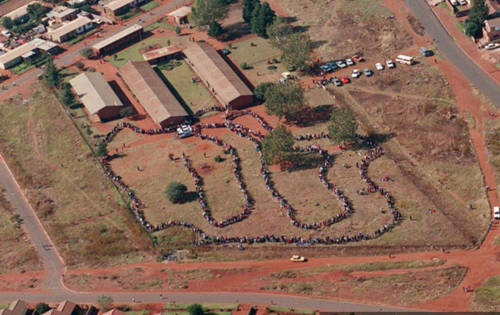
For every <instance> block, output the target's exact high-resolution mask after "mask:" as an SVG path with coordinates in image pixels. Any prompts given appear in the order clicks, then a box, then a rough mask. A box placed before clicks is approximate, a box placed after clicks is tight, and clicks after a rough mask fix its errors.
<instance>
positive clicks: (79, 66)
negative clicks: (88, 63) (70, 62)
mask: <svg viewBox="0 0 500 315" xmlns="http://www.w3.org/2000/svg"><path fill="white" fill-rule="evenodd" d="M75 66H76V67H77V68H78V69H80V70H82V69H83V67H85V65H84V64H83V62H81V61H80V60H78V61H77V62H76V63H75Z"/></svg>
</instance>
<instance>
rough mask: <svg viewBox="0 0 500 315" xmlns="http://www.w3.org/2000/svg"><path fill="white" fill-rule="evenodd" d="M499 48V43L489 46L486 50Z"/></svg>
mask: <svg viewBox="0 0 500 315" xmlns="http://www.w3.org/2000/svg"><path fill="white" fill-rule="evenodd" d="M498 47H500V44H499V43H489V44H488V45H486V46H484V48H485V49H488V50H492V49H495V48H498Z"/></svg>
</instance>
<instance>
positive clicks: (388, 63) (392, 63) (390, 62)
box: [385, 59, 396, 69]
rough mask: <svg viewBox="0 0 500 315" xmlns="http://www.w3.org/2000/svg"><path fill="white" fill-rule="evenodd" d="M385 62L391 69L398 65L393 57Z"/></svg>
mask: <svg viewBox="0 0 500 315" xmlns="http://www.w3.org/2000/svg"><path fill="white" fill-rule="evenodd" d="M385 64H386V65H387V68H389V69H392V68H394V67H396V65H395V64H394V62H392V60H391V59H388V60H386V61H385Z"/></svg>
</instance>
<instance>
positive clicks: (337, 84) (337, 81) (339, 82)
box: [332, 77, 342, 86]
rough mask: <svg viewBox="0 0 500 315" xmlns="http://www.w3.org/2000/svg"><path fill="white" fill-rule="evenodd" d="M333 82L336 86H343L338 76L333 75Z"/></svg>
mask: <svg viewBox="0 0 500 315" xmlns="http://www.w3.org/2000/svg"><path fill="white" fill-rule="evenodd" d="M332 82H333V84H335V86H341V85H342V82H341V81H340V80H339V78H337V77H333V78H332Z"/></svg>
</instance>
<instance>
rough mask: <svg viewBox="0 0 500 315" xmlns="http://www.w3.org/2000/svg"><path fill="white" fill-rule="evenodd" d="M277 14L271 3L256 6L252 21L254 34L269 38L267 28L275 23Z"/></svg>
mask: <svg viewBox="0 0 500 315" xmlns="http://www.w3.org/2000/svg"><path fill="white" fill-rule="evenodd" d="M275 17H276V13H275V12H274V11H273V10H272V9H271V7H270V6H269V3H267V2H264V3H262V4H260V3H259V4H258V5H256V6H255V8H254V10H253V13H252V19H251V21H250V24H251V30H252V33H255V34H257V35H259V36H260V37H264V38H267V26H268V25H270V24H271V23H273V21H274V18H275Z"/></svg>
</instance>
